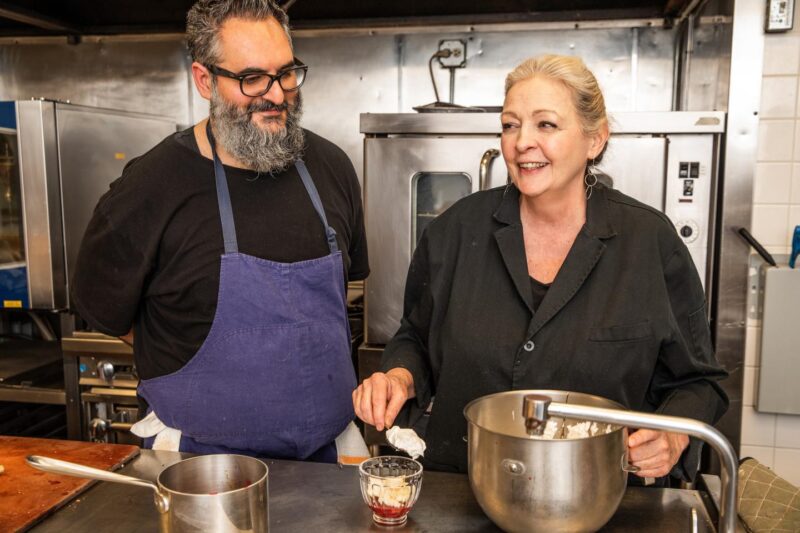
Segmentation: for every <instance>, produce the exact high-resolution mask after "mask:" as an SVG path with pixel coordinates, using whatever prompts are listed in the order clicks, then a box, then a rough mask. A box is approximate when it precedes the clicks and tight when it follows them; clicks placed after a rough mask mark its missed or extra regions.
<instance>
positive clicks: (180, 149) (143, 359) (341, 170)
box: [71, 129, 369, 379]
mask: <svg viewBox="0 0 800 533" xmlns="http://www.w3.org/2000/svg"><path fill="white" fill-rule="evenodd" d="M303 160H304V161H305V163H306V166H307V167H308V170H309V172H310V174H311V177H312V179H313V180H314V184H315V185H316V187H317V190H318V191H319V194H320V197H321V199H322V204H323V207H324V209H325V215H326V217H327V218H328V224H330V225H331V226H332V227H333V228H334V230H336V237H337V240H338V242H339V248H340V249H341V250H342V258H343V261H344V268H345V272H343V277H342V282H343V283H344V282H345V281H346V280H351V281H352V280H359V279H364V278H366V277H367V274H369V266H368V260H367V243H366V236H365V234H364V221H363V211H362V204H361V190H360V187H359V184H358V179H357V177H356V174H355V170H354V169H353V165H352V163H351V162H350V160H349V159H348V158H347V156H346V155H345V153H344V152H343V151H342V150H341V149H339V148H338V147H337V146H335V145H334V144H332V143H330V142H329V141H327V140H325V139H323V138H322V137H319V136H318V135H316V134H314V133H312V132H309V131H306V146H305V150H304V154H303ZM225 172H226V175H227V178H228V187H229V189H230V195H231V204H232V206H233V212H234V221H235V224H236V236H237V239H238V243H239V251H240V252H241V253H244V254H248V255H253V256H256V257H261V258H264V259H269V260H272V261H279V262H284V263H292V262H296V261H303V260H307V259H314V258H318V257H322V256H325V255H327V254H329V253H330V252H329V250H328V245H327V241H326V238H325V233H324V230H323V226H322V222H321V220H320V218H319V215H317V212H316V211H314V207H313V205H312V204H311V199H310V197H309V196H308V193H307V192H306V190H305V188H304V187H303V183H302V181H301V179H300V176H299V175H298V173H297V170H296V169H295V168H294V167H293V166H292V167H291V168H289V169H288V170H286V171H285V172H282V173H280V174H278V175H275V176H272V175H269V174H261V175H259V174H258V173H256V172H253V171H247V170H242V169H237V168H233V167H227V166H226V167H225ZM222 254H223V244H222V227H221V223H220V218H219V208H218V207H217V192H216V187H215V183H214V166H213V162H212V161H211V160H210V159H206V158H205V157H203V156H202V155H201V154H200V153H199V151H198V150H197V144H196V141H195V140H194V135H193V132H192V130H191V129H188V130H185V131H183V132H179V133H176V134H174V135H171V136H170V137H167V138H166V139H165V140H164V141H162V142H161V143H160V144H158V145H157V146H156V147H155V148H153V149H152V150H150V151H149V152H148V153H147V154H145V155H143V156H141V157H139V158H137V159H134V160H133V161H131V162H130V163H129V164H128V166H127V167H126V168H125V170H124V171H123V174H122V177H120V178H119V179H117V180H116V181H115V182H113V183H112V184H111V188H110V190H109V191H108V192H107V193H106V194H105V195H104V196H103V197H102V198H101V199H100V201H99V203H98V205H97V207H96V208H95V211H94V214H93V216H92V220H91V221H90V223H89V226H88V228H87V230H86V234H85V235H84V238H83V242H82V244H81V249H80V252H79V255H78V261H77V265H76V268H75V274H74V277H73V280H72V288H71V291H72V302H73V304H74V306H75V308H76V310H77V311H78V313H79V314H80V316H81V317H82V318H83V319H85V320H86V321H87V322H88V324H89V325H90V326H91V327H93V328H95V329H97V330H98V331H101V332H103V333H106V334H108V335H114V336H121V335H124V334H126V333H128V331H129V330H130V329H131V326H132V325H133V326H134V328H135V329H134V331H135V343H134V355H135V360H136V366H137V370H138V373H139V376H140V377H141V378H142V379H150V378H154V377H157V376H161V375H165V374H168V373H171V372H175V371H177V370H179V369H180V368H181V367H183V365H185V364H186V363H187V362H188V361H189V360H190V359H191V358H192V357H193V356H194V354H195V353H196V352H197V350H198V349H199V348H200V346H201V345H202V343H203V341H204V340H205V338H206V336H207V335H208V332H209V330H210V328H211V323H212V321H213V319H214V312H215V310H216V305H217V293H218V290H219V268H220V256H221V255H222Z"/></svg>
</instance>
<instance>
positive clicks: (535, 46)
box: [400, 28, 672, 112]
mask: <svg viewBox="0 0 800 533" xmlns="http://www.w3.org/2000/svg"><path fill="white" fill-rule="evenodd" d="M671 33H672V30H665V29H663V28H659V29H655V28H650V29H641V28H637V29H636V30H635V31H634V30H632V29H630V28H604V29H583V28H581V29H574V28H573V29H559V30H541V31H530V32H503V31H499V32H481V33H478V34H475V33H464V32H457V31H453V32H442V33H440V34H409V35H406V36H405V38H404V43H405V46H404V54H403V56H402V62H401V64H400V69H401V71H402V87H403V88H402V96H403V97H404V99H403V101H402V102H401V110H402V111H406V112H408V111H411V108H412V107H413V106H416V105H420V104H426V103H429V102H432V101H433V100H434V94H433V87H432V85H431V81H430V75H429V73H428V59H429V58H430V56H431V55H432V54H433V53H434V52H435V51H436V50H437V49H438V42H439V40H440V39H464V40H466V41H467V67H466V68H464V69H459V70H457V71H456V80H455V103H457V104H462V105H502V102H503V96H504V95H503V83H504V80H505V76H506V74H508V72H510V71H511V70H512V69H513V68H514V67H515V66H517V65H518V64H519V63H521V62H522V61H523V60H524V59H527V58H528V57H531V56H534V55H538V54H543V53H557V54H566V55H577V56H580V57H581V58H583V60H584V61H585V62H586V64H587V65H588V66H589V68H590V69H592V70H593V71H594V73H595V75H596V76H597V78H598V81H599V82H600V84H601V86H602V87H603V89H604V91H605V98H606V105H607V107H608V108H609V109H612V110H619V111H633V110H637V109H647V110H651V111H656V110H662V111H667V110H669V109H670V97H671V93H670V91H669V90H670V88H671V84H672V80H671V76H672V70H671V57H670V54H669V53H668V51H667V50H668V49H662V50H661V57H662V59H663V60H662V61H653V62H651V63H649V64H648V66H647V68H646V69H645V72H646V73H647V74H646V75H647V76H648V79H649V80H650V82H649V83H642V84H639V83H636V82H635V80H634V78H633V74H634V70H635V69H634V62H636V66H637V68H638V66H639V65H640V64H641V63H642V62H644V61H650V60H651V59H652V58H653V56H652V55H647V56H644V57H642V56H634V55H633V50H634V48H635V47H634V43H637V46H638V42H639V40H640V39H642V38H644V39H645V40H647V39H650V41H655V42H658V43H662V42H664V37H663V35H664V34H667V35H669V34H671ZM651 35H652V36H653V37H652V38H651V37H650V36H651ZM649 51H650V52H651V54H654V53H658V50H657V49H656V48H655V47H652V46H651V47H650V49H649ZM434 75H435V76H436V82H437V86H438V87H439V94H440V95H446V94H447V91H448V87H449V71H448V70H447V69H443V68H441V67H439V65H438V63H434ZM632 89H634V90H635V91H636V92H635V93H634V92H632ZM639 91H644V92H648V93H649V94H648V95H647V96H646V97H645V96H642V97H641V98H635V97H634V94H636V95H638V94H639ZM442 99H444V97H443V96H442ZM639 100H640V101H641V102H642V103H646V104H647V105H648V106H651V107H647V108H637V107H634V102H636V101H639Z"/></svg>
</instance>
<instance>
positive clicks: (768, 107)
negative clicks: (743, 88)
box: [740, 25, 800, 486]
mask: <svg viewBox="0 0 800 533" xmlns="http://www.w3.org/2000/svg"><path fill="white" fill-rule="evenodd" d="M764 44H765V46H764V71H763V77H762V94H761V110H760V119H761V121H760V127H759V142H758V155H757V158H758V159H757V163H756V174H755V177H754V182H753V221H752V225H751V230H752V233H753V235H755V237H756V238H757V239H759V240H760V241H761V242H762V244H764V246H765V247H766V248H767V250H768V251H770V252H771V253H780V254H785V253H788V252H789V246H790V245H791V238H792V233H793V231H794V227H795V225H800V119H798V118H800V91H799V90H798V83H800V76H798V74H800V25H799V26H798V27H796V29H795V30H793V31H792V32H790V33H784V34H769V35H765V43H764ZM789 124H792V126H793V127H791V128H790V127H789ZM789 136H791V139H789V138H788V137H789ZM788 146H791V149H790V148H788ZM789 167H791V168H789ZM799 309H800V308H799ZM798 313H800V311H798ZM799 320H800V318H799ZM760 332H761V327H760V324H759V322H758V321H751V320H748V327H747V338H746V342H745V369H744V381H745V382H744V391H743V393H744V398H743V400H744V401H743V403H744V408H743V410H742V445H741V448H740V454H741V456H742V457H745V456H749V457H755V458H756V459H758V460H759V461H760V462H762V463H764V464H765V465H767V466H769V467H771V468H773V469H774V470H775V472H776V473H777V474H778V475H779V476H781V477H783V478H785V479H786V480H787V481H789V482H790V483H793V484H795V485H798V486H800V415H798V416H793V415H775V414H771V413H759V412H757V411H756V410H755V409H754V407H752V406H753V405H754V404H755V395H756V392H757V383H758V382H757V380H758V375H759V365H760V357H759V352H760V350H759V343H760V342H761V339H760ZM798 364H800V363H798Z"/></svg>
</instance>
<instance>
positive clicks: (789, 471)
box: [773, 448, 800, 487]
mask: <svg viewBox="0 0 800 533" xmlns="http://www.w3.org/2000/svg"><path fill="white" fill-rule="evenodd" d="M773 470H774V471H775V473H776V474H778V475H779V476H781V477H782V478H783V479H785V480H786V481H788V482H789V483H791V484H792V485H794V486H796V487H800V450H791V449H787V448H775V466H774V468H773Z"/></svg>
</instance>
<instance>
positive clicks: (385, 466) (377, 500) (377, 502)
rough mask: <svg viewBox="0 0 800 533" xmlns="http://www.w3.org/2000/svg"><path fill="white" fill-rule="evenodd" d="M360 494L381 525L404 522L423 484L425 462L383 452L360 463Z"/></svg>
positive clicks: (399, 524) (397, 524)
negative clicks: (382, 454)
mask: <svg viewBox="0 0 800 533" xmlns="http://www.w3.org/2000/svg"><path fill="white" fill-rule="evenodd" d="M358 473H359V476H360V478H361V495H362V496H363V497H364V501H365V502H366V504H367V505H368V506H369V508H370V509H372V520H374V521H375V523H376V524H379V525H382V526H402V525H403V524H405V523H406V520H408V512H409V511H410V510H411V507H413V506H414V503H415V502H416V501H417V498H418V497H419V491H420V489H421V488H422V465H421V464H420V463H419V462H417V461H415V460H414V459H409V458H408V457H399V456H395V455H384V456H382V457H373V458H372V459H367V460H366V461H364V462H363V463H361V465H359V467H358Z"/></svg>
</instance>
